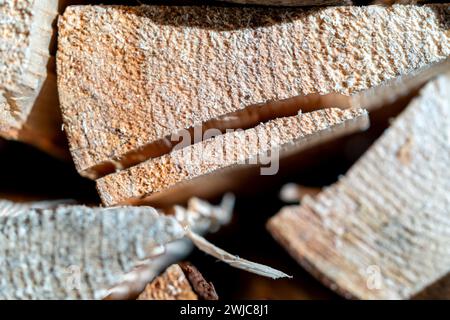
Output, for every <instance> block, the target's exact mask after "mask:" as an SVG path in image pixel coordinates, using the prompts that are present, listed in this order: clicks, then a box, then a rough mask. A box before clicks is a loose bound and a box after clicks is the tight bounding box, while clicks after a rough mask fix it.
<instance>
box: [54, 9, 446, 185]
mask: <svg viewBox="0 0 450 320" xmlns="http://www.w3.org/2000/svg"><path fill="white" fill-rule="evenodd" d="M446 7H447V6H446V5H427V6H392V7H383V6H366V7H357V6H348V7H329V8H320V9H313V10H306V9H298V8H291V9H287V8H273V7H271V8H254V7H245V8H241V7H239V8H238V7H228V8H224V7H205V6H203V7H189V6H185V7H176V6H170V7H168V6H139V7H123V6H79V7H71V8H69V9H68V10H66V12H65V14H64V16H63V17H62V18H61V19H60V22H59V26H60V29H59V31H60V32H59V38H58V42H59V43H58V76H59V79H58V80H59V81H58V84H59V94H60V100H61V107H62V111H63V116H64V121H65V124H66V129H67V135H68V137H69V140H70V145H71V151H72V155H73V158H74V161H75V164H76V166H77V169H78V171H79V172H80V173H81V174H88V173H89V175H90V176H94V177H98V176H99V175H101V174H105V173H112V172H114V170H115V169H116V164H121V163H120V161H121V160H122V159H124V158H127V156H128V155H129V153H133V152H135V151H138V150H140V149H141V148H145V147H148V146H149V145H152V144H154V143H158V142H160V141H161V140H163V139H166V138H167V137H168V136H170V135H172V134H175V133H178V132H180V131H181V130H184V129H188V128H193V127H195V126H198V125H202V124H205V123H206V122H208V121H214V120H215V119H217V118H218V117H220V116H224V115H227V114H230V113H234V112H237V111H239V110H245V109H246V108H248V107H249V106H254V105H259V104H262V103H266V102H267V101H277V100H281V99H287V98H292V97H297V96H306V95H308V94H321V95H324V94H329V93H333V92H334V93H340V94H343V95H347V96H350V95H353V94H354V93H357V92H361V91H365V90H367V89H369V88H371V87H375V86H378V85H381V84H383V83H385V81H387V80H389V79H394V78H397V77H399V76H402V75H405V74H409V73H411V72H413V71H414V70H417V69H420V68H422V67H425V68H426V66H428V65H430V64H432V63H434V62H437V61H440V60H442V59H445V58H447V57H448V56H449V54H450V41H449V33H448V27H447V26H445V24H443V23H442V19H443V17H444V18H445V16H444V13H445V10H446ZM205 17H207V19H205ZM286 30H289V32H288V33H287V32H286ZM380 30H383V32H380ZM186 32H188V33H189V35H188V37H186V34H187V33H186ZM410 34H414V37H412V36H408V35H410ZM111 35H114V36H111ZM210 39H214V41H213V42H214V45H211V46H202V48H201V50H197V49H198V48H197V46H198V45H199V44H201V43H204V42H205V41H210ZM330 39H331V40H330ZM342 39H345V41H344V40H342ZM255 43H258V46H259V50H256V49H255V46H254V44H255ZM324 43H326V44H327V50H324V49H323V46H324ZM155 44H157V45H155ZM418 47H420V48H422V49H421V50H417V48H418ZM118 48H120V49H118ZM349 48H350V49H351V50H349ZM386 48H389V50H386ZM292 50H294V51H292ZM269 53H270V54H269ZM244 56H245V57H247V58H245V59H244V58H242V57H244ZM167 57H171V58H170V59H169V60H168V59H167ZM294 57H295V58H294ZM361 57H363V58H364V59H363V60H361V59H362V58H361ZM299 59H300V60H299ZM230 61H231V62H232V63H231V62H230ZM298 61H306V62H305V63H301V64H299V62H298ZM308 61H321V63H320V67H318V66H317V65H316V64H315V63H309V62H308ZM361 61H364V63H363V65H362V64H361ZM174 74H176V75H177V77H176V78H174V77H173V75H174ZM180 88H182V89H180ZM230 88H231V89H230ZM136 106H139V107H136ZM99 168H100V169H99ZM118 168H120V166H119V167H118ZM101 169H106V171H109V172H105V171H102V170H101ZM97 170H99V172H96V171H97ZM111 170H112V171H111ZM96 174H97V175H96Z"/></svg>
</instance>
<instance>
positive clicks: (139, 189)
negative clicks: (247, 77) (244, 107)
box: [97, 109, 368, 206]
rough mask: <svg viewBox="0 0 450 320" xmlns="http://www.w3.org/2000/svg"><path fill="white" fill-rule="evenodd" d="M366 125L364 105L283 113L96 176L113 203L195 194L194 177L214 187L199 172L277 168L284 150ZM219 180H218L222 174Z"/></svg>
mask: <svg viewBox="0 0 450 320" xmlns="http://www.w3.org/2000/svg"><path fill="white" fill-rule="evenodd" d="M367 126H368V117H367V112H366V111H365V110H362V109H347V110H341V109H324V110H318V111H314V112H310V113H305V114H300V115H297V116H292V117H285V118H278V119H275V120H272V121H269V122H266V123H262V124H260V125H258V126H257V127H255V128H251V129H247V130H241V131H234V132H229V133H226V134H223V135H219V136H217V137H214V138H211V139H208V140H205V141H202V142H200V143H196V144H193V145H190V146H188V147H185V148H182V149H179V150H175V151H172V152H171V153H169V154H167V155H163V156H161V157H159V158H156V159H150V160H147V161H145V162H142V163H141V164H139V165H136V166H134V167H131V168H129V169H126V170H123V171H120V172H117V173H113V174H110V175H107V176H105V177H103V178H100V179H98V180H97V189H98V191H99V193H100V196H101V198H102V201H103V203H104V204H105V205H108V206H110V205H115V204H119V203H138V202H142V201H145V202H151V201H152V200H155V199H157V198H158V197H160V196H166V197H169V196H168V194H170V193H171V192H178V193H181V194H182V195H183V196H184V197H190V192H192V190H191V188H190V185H189V184H188V183H189V182H190V183H192V184H194V183H195V184H197V185H205V186H206V187H207V188H213V187H214V186H213V185H212V184H205V182H204V180H197V179H195V178H204V179H208V178H210V176H209V175H210V174H211V173H214V172H215V173H217V174H222V173H223V172H222V171H221V170H223V169H233V168H234V167H236V166H240V165H249V164H255V165H256V164H257V163H258V162H261V163H263V164H266V166H265V169H267V170H270V169H271V168H274V169H276V168H275V167H273V166H272V164H275V162H276V161H278V160H279V158H280V157H282V156H285V155H287V154H290V153H293V152H298V151H299V150H302V149H305V148H307V147H311V146H313V145H315V144H317V143H320V142H324V141H326V140H328V139H331V138H335V137H337V136H341V135H344V134H348V133H350V132H353V131H356V130H362V129H366V128H367ZM268 153H270V157H271V158H268V159H267V160H271V163H269V164H268V165H267V163H268V161H266V159H263V158H262V155H265V154H268ZM272 157H273V158H272ZM263 172H264V171H262V173H263ZM268 173H269V174H270V172H268ZM274 173H276V172H274ZM274 173H272V174H274ZM223 174H226V172H225V173H223ZM214 178H215V177H214ZM214 181H215V182H216V183H218V180H214ZM218 187H220V186H216V188H218ZM180 188H181V189H180ZM196 191H197V190H196ZM169 198H170V197H169Z"/></svg>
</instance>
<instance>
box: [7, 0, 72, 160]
mask: <svg viewBox="0 0 450 320" xmlns="http://www.w3.org/2000/svg"><path fill="white" fill-rule="evenodd" d="M65 3H66V1H63V0H59V1H58V0H39V1H38V0H32V1H25V0H6V1H2V4H1V5H0V20H1V21H2V23H1V24H0V42H1V44H0V136H1V137H3V138H6V139H14V140H20V141H23V142H26V143H30V144H32V145H34V146H36V147H38V148H40V149H42V150H44V151H46V152H48V153H50V154H52V155H54V156H57V157H60V158H65V157H67V156H68V155H69V154H68V150H67V149H68V148H67V142H66V139H65V136H64V134H63V133H62V130H61V125H62V118H61V112H60V109H59V102H58V94H57V86H56V73H55V67H56V65H55V60H54V57H52V49H51V48H52V43H54V42H55V34H56V30H55V28H54V26H55V20H56V18H57V16H58V11H59V10H62V8H63V7H64V5H65Z"/></svg>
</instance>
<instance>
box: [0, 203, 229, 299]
mask: <svg viewBox="0 0 450 320" xmlns="http://www.w3.org/2000/svg"><path fill="white" fill-rule="evenodd" d="M196 202H198V200H193V201H192V203H190V205H189V207H188V208H187V210H182V209H181V208H178V209H179V210H178V214H177V216H176V217H174V216H169V215H167V216H166V215H163V214H160V213H159V212H157V211H156V210H155V209H154V208H151V207H120V208H118V207H116V208H110V209H105V208H88V207H84V206H71V205H66V204H62V205H59V206H58V204H61V203H55V202H41V203H29V204H14V203H11V202H6V201H0V252H1V255H0V278H1V279H2V281H0V297H1V298H3V299H99V298H104V297H107V298H109V299H115V298H127V297H130V296H132V295H133V293H136V292H141V291H142V289H143V288H144V286H145V284H147V283H148V282H149V281H151V280H152V279H153V278H154V277H156V276H157V275H158V274H159V273H160V272H161V271H162V270H164V269H165V268H166V267H167V266H168V265H170V264H172V263H174V262H175V261H174V260H178V259H182V258H183V257H185V256H186V255H187V254H188V253H189V252H190V250H191V249H192V245H191V244H190V243H186V239H183V237H184V235H183V234H184V233H185V230H184V227H188V228H190V229H192V230H195V231H196V232H199V233H205V232H208V231H213V230H216V229H217V228H218V227H220V225H221V224H222V223H226V221H228V220H229V217H227V215H230V214H231V213H230V212H225V210H226V208H224V207H214V206H211V205H209V204H207V203H203V202H202V203H201V206H199V205H196V204H195V203H196ZM180 210H182V211H181V212H180ZM197 210H201V211H197ZM180 213H182V214H180ZM164 248H165V249H166V250H167V252H165V251H164V250H162V249H164Z"/></svg>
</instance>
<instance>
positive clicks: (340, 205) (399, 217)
mask: <svg viewBox="0 0 450 320" xmlns="http://www.w3.org/2000/svg"><path fill="white" fill-rule="evenodd" d="M449 87H450V74H446V75H442V76H440V77H439V78H437V79H435V80H433V81H431V82H429V83H428V84H427V85H426V87H424V89H423V90H422V91H421V92H420V95H419V96H418V97H417V98H415V99H414V100H413V101H412V102H411V103H410V105H409V106H408V108H407V109H406V110H405V111H404V112H403V113H402V114H401V115H400V116H398V117H397V119H396V120H395V122H394V123H393V125H392V126H391V127H390V128H389V129H388V130H387V131H386V132H385V133H384V134H383V135H382V136H381V138H380V139H379V140H378V141H377V142H376V143H375V144H374V145H373V146H372V147H371V148H370V149H369V150H368V151H367V153H366V154H365V155H364V156H363V157H362V158H361V159H360V160H359V161H358V162H357V163H356V164H355V165H354V166H353V167H352V168H351V169H350V170H349V172H348V173H347V174H346V175H345V176H344V177H343V178H341V179H340V180H339V181H338V182H337V183H336V184H334V185H332V186H331V187H328V188H326V189H325V190H324V191H323V192H322V193H320V194H319V195H317V196H316V197H315V198H314V199H312V198H305V199H304V200H303V202H302V204H301V205H300V206H290V207H285V208H284V209H282V210H281V211H280V212H279V213H278V214H277V215H276V216H275V217H273V218H272V219H271V220H270V221H269V222H268V229H269V231H270V232H271V233H272V235H273V236H274V238H275V239H277V240H278V241H279V242H280V243H281V244H282V245H283V246H284V247H285V248H286V250H287V251H289V252H290V254H291V255H292V256H293V257H294V258H295V259H296V260H297V261H298V262H299V263H300V264H301V265H302V266H304V267H305V268H306V269H307V270H309V271H310V272H311V273H313V274H314V275H315V276H317V277H318V278H319V279H321V280H322V281H323V282H324V283H325V284H326V285H328V286H330V288H332V289H334V290H336V291H338V292H340V293H342V294H344V295H345V296H347V297H356V298H362V299H404V298H411V297H412V296H414V295H416V294H417V293H419V292H420V291H421V290H423V289H424V288H426V287H428V286H429V285H431V284H432V283H433V282H435V281H436V280H438V279H440V278H441V277H443V276H445V275H446V274H447V273H448V272H449V271H450V268H449V266H450V252H449V247H450V237H449V231H450V229H449V226H450V214H449V210H448V208H449V207H450V195H449V193H448V190H450V171H449V170H448V163H449V161H450V91H449V90H448V88H449Z"/></svg>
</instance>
